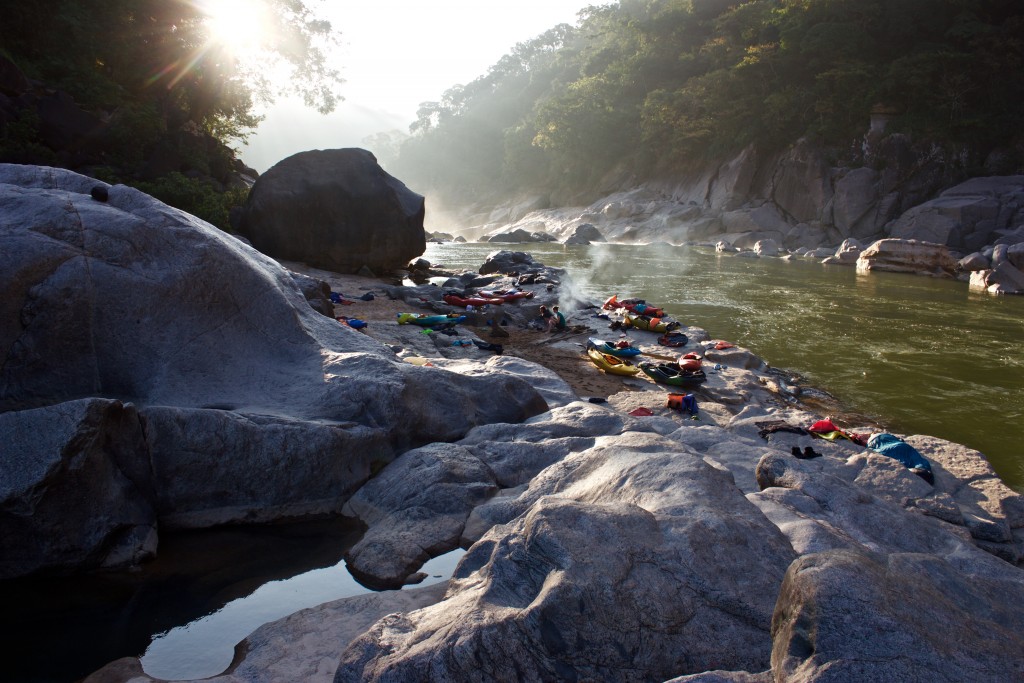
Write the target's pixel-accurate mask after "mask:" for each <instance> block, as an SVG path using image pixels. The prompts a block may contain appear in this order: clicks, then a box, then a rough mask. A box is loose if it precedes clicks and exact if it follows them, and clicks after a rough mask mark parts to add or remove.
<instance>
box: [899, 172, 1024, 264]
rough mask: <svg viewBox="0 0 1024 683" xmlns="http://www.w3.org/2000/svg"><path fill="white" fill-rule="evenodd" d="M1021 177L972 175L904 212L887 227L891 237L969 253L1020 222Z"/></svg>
mask: <svg viewBox="0 0 1024 683" xmlns="http://www.w3.org/2000/svg"><path fill="white" fill-rule="evenodd" d="M1022 205H1024V176H993V177H988V178H972V179H971V180H968V181H967V182H964V183H961V184H960V185H957V186H955V187H951V188H950V189H948V190H946V191H945V192H943V193H942V194H940V195H939V196H938V197H937V198H935V199H933V200H931V201H927V202H924V203H923V204H920V205H918V206H915V207H913V208H912V209H910V210H908V211H906V212H905V213H904V214H903V215H901V216H900V217H899V218H898V219H897V220H896V221H895V222H894V223H892V224H891V225H890V226H889V234H890V236H892V237H898V238H902V239H916V240H920V241H924V242H933V243H936V244H944V245H946V246H948V247H951V248H953V249H956V250H958V251H962V252H972V251H976V250H978V249H980V248H981V247H983V246H985V245H987V244H991V243H992V242H993V241H994V238H995V236H996V235H997V234H998V232H997V231H999V230H1003V229H1006V228H1011V227H1015V226H1016V225H1019V223H1020V220H1021V214H1020V207H1021V206H1022Z"/></svg>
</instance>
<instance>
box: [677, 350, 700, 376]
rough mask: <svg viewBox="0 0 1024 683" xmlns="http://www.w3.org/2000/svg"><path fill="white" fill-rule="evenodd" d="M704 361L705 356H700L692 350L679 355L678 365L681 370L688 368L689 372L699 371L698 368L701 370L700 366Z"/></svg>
mask: <svg viewBox="0 0 1024 683" xmlns="http://www.w3.org/2000/svg"><path fill="white" fill-rule="evenodd" d="M703 362H704V359H703V358H701V357H700V356H698V355H697V354H696V353H694V352H693V351H690V352H689V353H684V354H683V355H681V356H679V362H678V365H679V368H680V369H681V370H686V371H687V372H697V371H698V370H700V366H701V365H702V364H703Z"/></svg>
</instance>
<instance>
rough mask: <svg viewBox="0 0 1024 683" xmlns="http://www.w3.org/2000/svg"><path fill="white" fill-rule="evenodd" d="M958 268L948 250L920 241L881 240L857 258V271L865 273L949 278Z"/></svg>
mask: <svg viewBox="0 0 1024 683" xmlns="http://www.w3.org/2000/svg"><path fill="white" fill-rule="evenodd" d="M956 268H957V262H956V259H954V258H953V256H952V255H951V254H950V253H949V249H948V248H947V247H945V246H944V245H941V244H933V243H930V242H919V241H917V240H902V239H885V240H878V241H877V242H875V243H873V244H871V245H870V246H869V247H868V248H867V249H864V250H863V251H861V252H860V255H859V256H858V257H857V270H858V271H859V272H862V273H867V272H870V271H872V270H883V271H888V272H892V273H919V274H922V275H936V276H946V277H949V276H952V274H953V273H954V271H955V270H956Z"/></svg>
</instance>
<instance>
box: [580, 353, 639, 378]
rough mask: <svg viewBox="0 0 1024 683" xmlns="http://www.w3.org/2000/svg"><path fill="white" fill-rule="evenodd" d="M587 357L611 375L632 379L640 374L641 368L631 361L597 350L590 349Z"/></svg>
mask: <svg viewBox="0 0 1024 683" xmlns="http://www.w3.org/2000/svg"><path fill="white" fill-rule="evenodd" d="M587 355H588V356H590V360H591V361H593V363H594V365H596V366H597V367H598V368H600V369H601V370H603V371H604V372H606V373H608V374H610V375H624V376H627V377H632V376H634V375H636V374H637V373H638V372H640V368H638V367H637V366H635V365H633V364H632V363H630V362H629V361H626V360H623V359H621V358H617V357H615V356H613V355H611V354H610V353H601V352H600V351H598V350H597V349H595V348H588V349H587Z"/></svg>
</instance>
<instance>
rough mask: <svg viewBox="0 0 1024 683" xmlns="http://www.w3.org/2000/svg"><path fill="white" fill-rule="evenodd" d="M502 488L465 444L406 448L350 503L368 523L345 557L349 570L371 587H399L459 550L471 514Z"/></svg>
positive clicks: (353, 513) (351, 513)
mask: <svg viewBox="0 0 1024 683" xmlns="http://www.w3.org/2000/svg"><path fill="white" fill-rule="evenodd" d="M497 491H498V486H497V485H496V484H495V483H494V477H493V475H492V474H491V472H490V470H489V469H488V468H487V467H486V466H485V465H484V464H483V463H482V462H480V460H479V459H478V458H476V457H475V456H474V455H473V454H472V453H470V452H469V451H468V450H466V449H465V448H463V447H461V446H458V445H453V444H442V443H436V444H430V445H428V446H424V447H422V448H417V449H414V450H411V451H408V452H406V453H403V454H402V455H401V456H399V457H398V459H396V460H395V461H394V462H393V463H391V464H390V465H389V466H388V467H386V468H385V469H384V470H383V471H382V472H381V473H380V474H379V475H378V476H377V477H375V478H374V479H373V480H371V481H370V482H368V483H367V484H366V485H365V486H363V487H362V488H361V489H360V490H359V491H358V492H357V493H356V495H354V496H353V497H352V498H351V499H350V500H349V501H348V503H347V504H346V505H345V508H344V513H345V514H346V515H347V516H350V517H356V518H358V519H359V520H360V521H362V522H363V523H364V524H366V525H367V526H368V527H369V529H368V530H367V532H366V534H364V536H363V538H361V539H360V540H359V542H358V543H356V544H355V545H354V546H353V547H352V548H351V549H350V550H349V551H348V552H347V553H346V554H345V559H346V562H347V563H348V569H349V571H350V572H352V574H353V575H354V576H356V577H357V578H358V579H359V580H360V581H361V582H363V583H364V584H366V585H368V586H370V587H373V588H396V587H400V586H401V585H402V584H403V583H404V582H405V580H406V578H407V577H408V576H409V575H410V574H412V573H413V572H415V571H416V570H417V569H418V568H419V567H420V566H421V565H422V564H423V562H425V561H426V560H428V559H430V557H432V556H436V555H440V554H442V553H445V552H447V551H449V550H452V549H454V548H456V547H457V546H458V542H459V539H460V537H461V536H462V528H463V525H464V524H465V520H466V518H467V517H468V516H469V513H470V512H471V511H472V509H473V508H474V507H475V506H477V505H479V504H480V503H482V502H484V501H485V500H486V499H488V498H490V497H491V496H492V495H494V494H495V493H496V492H497Z"/></svg>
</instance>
